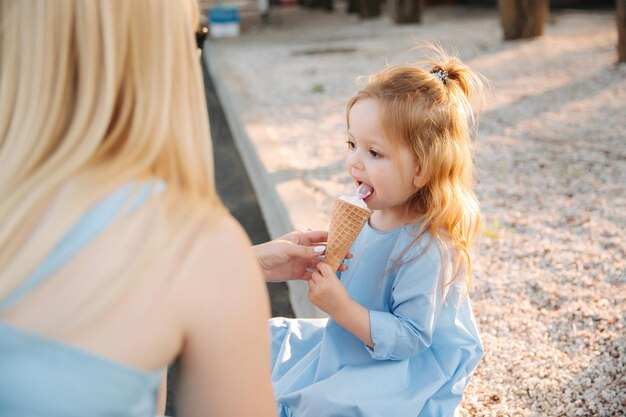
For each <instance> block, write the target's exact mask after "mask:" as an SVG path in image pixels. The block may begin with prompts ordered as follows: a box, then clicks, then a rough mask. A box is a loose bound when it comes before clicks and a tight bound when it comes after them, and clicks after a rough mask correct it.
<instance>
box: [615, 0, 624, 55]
mask: <svg viewBox="0 0 626 417" xmlns="http://www.w3.org/2000/svg"><path fill="white" fill-rule="evenodd" d="M615 2H616V3H617V60H618V62H626V0H616V1H615Z"/></svg>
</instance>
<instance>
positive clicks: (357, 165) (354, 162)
mask: <svg viewBox="0 0 626 417" xmlns="http://www.w3.org/2000/svg"><path fill="white" fill-rule="evenodd" d="M346 164H347V165H348V168H349V171H350V173H352V172H353V171H355V170H356V171H363V163H362V162H361V160H360V159H359V157H358V156H357V155H356V152H354V153H351V154H349V155H348V157H347V158H346Z"/></svg>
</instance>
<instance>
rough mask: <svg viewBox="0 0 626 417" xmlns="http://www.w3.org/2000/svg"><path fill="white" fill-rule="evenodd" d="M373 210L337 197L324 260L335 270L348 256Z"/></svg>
mask: <svg viewBox="0 0 626 417" xmlns="http://www.w3.org/2000/svg"><path fill="white" fill-rule="evenodd" d="M371 214H372V211H371V210H370V209H368V208H363V207H359V206H355V205H354V204H350V203H348V202H347V201H344V200H342V199H337V201H335V205H334V206H333V211H332V213H331V215H330V226H329V228H328V243H327V245H326V258H325V259H324V262H325V263H327V264H328V265H330V267H331V268H332V269H333V271H336V270H337V269H339V266H340V265H341V262H343V259H344V258H345V257H346V254H347V253H348V250H349V249H350V246H352V242H354V239H356V237H357V235H358V234H359V232H360V231H361V229H362V228H363V226H364V225H365V222H366V221H367V219H369V217H370V215H371Z"/></svg>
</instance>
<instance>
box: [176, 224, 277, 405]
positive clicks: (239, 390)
mask: <svg viewBox="0 0 626 417" xmlns="http://www.w3.org/2000/svg"><path fill="white" fill-rule="evenodd" d="M221 223H222V224H220V225H219V226H218V227H217V229H216V230H215V231H214V232H213V233H212V236H211V237H210V238H209V239H207V240H206V241H205V242H202V244H201V246H200V247H199V250H198V253H199V254H200V255H201V256H197V257H196V258H197V259H196V260H195V261H193V263H192V265H191V268H190V269H191V274H190V276H191V278H190V280H189V282H188V283H185V286H186V287H185V288H182V289H181V295H182V297H181V302H182V303H183V304H184V305H183V306H182V309H183V314H182V316H181V320H182V321H183V326H184V328H185V341H184V346H183V350H182V355H181V359H180V385H179V387H177V393H176V395H177V398H178V400H177V405H178V408H179V409H180V411H181V415H182V416H207V415H211V416H238V417H239V416H241V417H246V416H255V417H256V416H263V417H266V416H267V417H269V416H275V415H276V407H275V405H274V401H273V396H272V388H271V382H270V353H269V339H268V329H267V320H268V318H269V311H270V309H269V303H268V297H267V290H266V287H265V282H264V280H263V278H262V276H261V272H260V271H259V268H258V265H257V262H256V260H255V258H254V256H253V254H252V251H251V250H250V247H249V241H248V239H247V237H246V236H245V234H244V233H243V231H242V230H241V227H240V226H239V225H238V224H237V223H236V222H235V221H234V220H232V218H230V217H228V218H227V219H226V220H224V221H222V222H221Z"/></svg>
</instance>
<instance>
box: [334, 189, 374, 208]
mask: <svg viewBox="0 0 626 417" xmlns="http://www.w3.org/2000/svg"><path fill="white" fill-rule="evenodd" d="M372 192H374V189H373V188H372V187H371V186H369V185H367V184H361V185H359V189H358V190H356V193H355V194H354V195H342V196H341V197H339V198H340V199H342V200H343V201H346V202H348V203H350V204H352V205H354V206H357V207H362V208H367V204H365V201H363V199H364V198H367V196H369V195H370V194H372Z"/></svg>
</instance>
